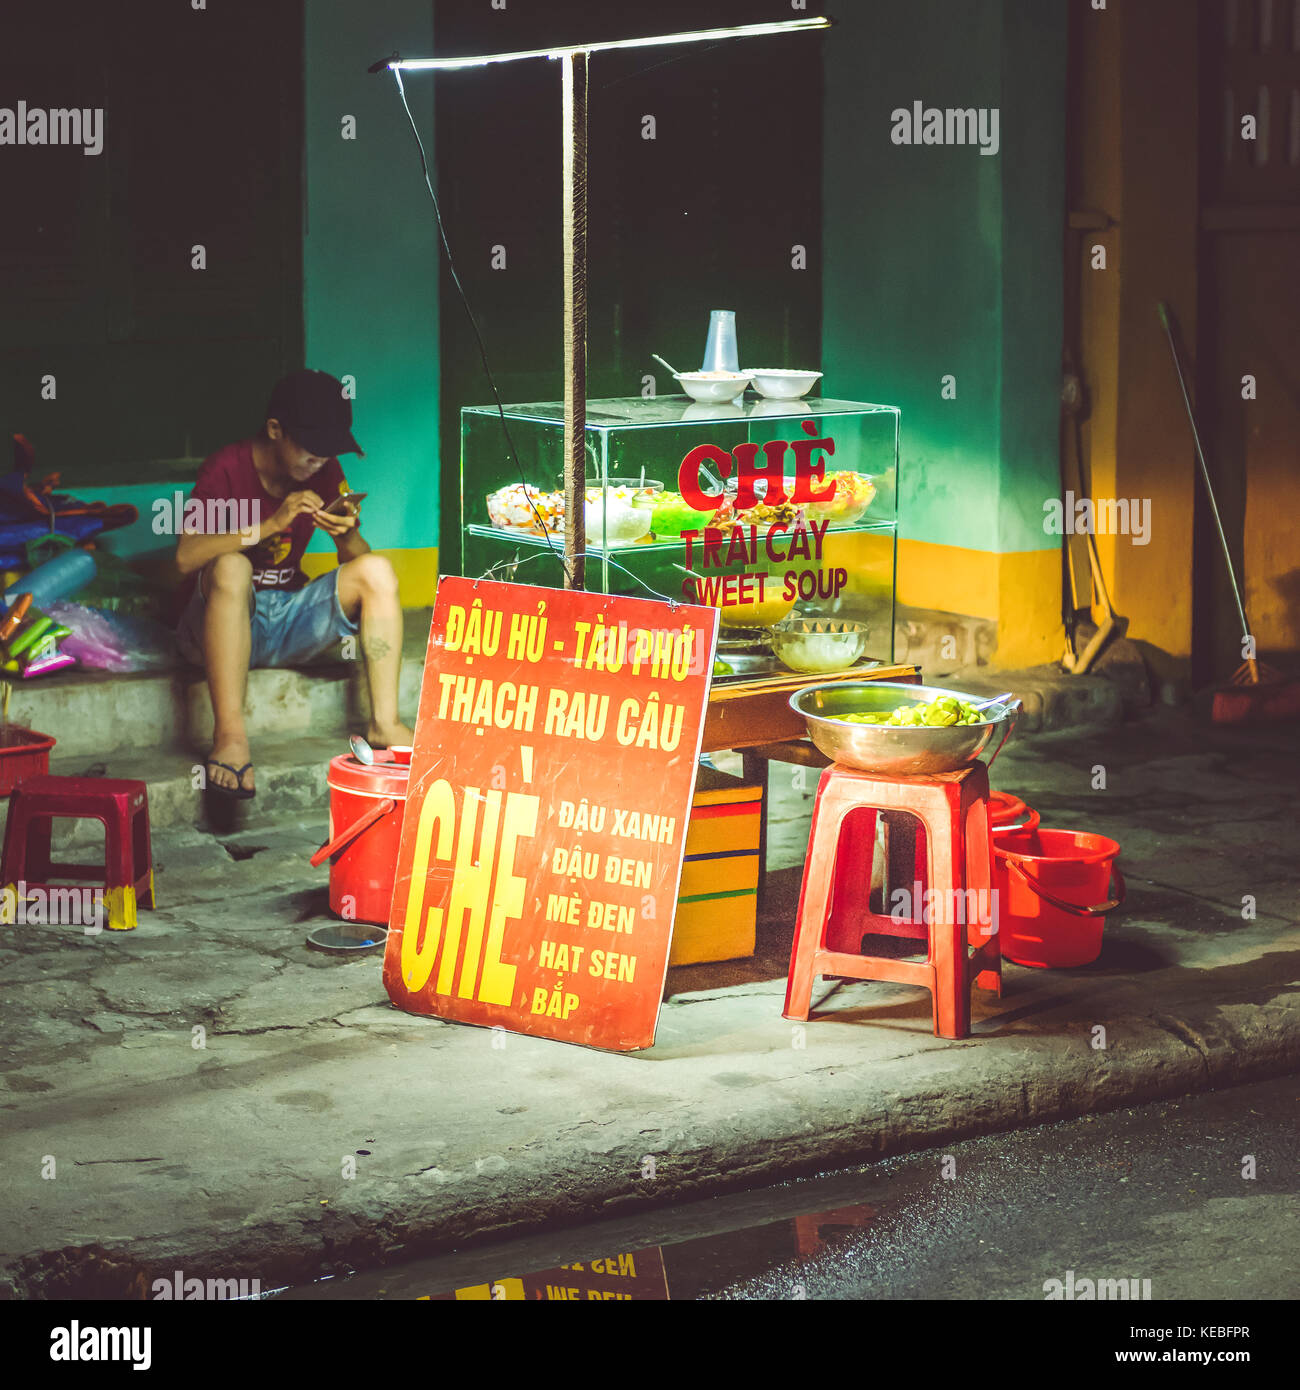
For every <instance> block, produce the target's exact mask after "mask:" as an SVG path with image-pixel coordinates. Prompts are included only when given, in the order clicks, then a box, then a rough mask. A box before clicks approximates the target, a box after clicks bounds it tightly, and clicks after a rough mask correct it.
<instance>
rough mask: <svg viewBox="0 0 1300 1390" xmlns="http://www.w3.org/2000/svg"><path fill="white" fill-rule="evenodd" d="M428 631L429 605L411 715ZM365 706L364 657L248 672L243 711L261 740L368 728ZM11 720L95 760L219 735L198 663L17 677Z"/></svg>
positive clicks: (411, 645)
mask: <svg viewBox="0 0 1300 1390" xmlns="http://www.w3.org/2000/svg"><path fill="white" fill-rule="evenodd" d="M428 633H429V615H428V611H427V610H423V611H421V612H420V613H418V614H408V615H407V623H406V642H405V644H404V653H403V658H402V674H401V680H400V685H399V693H398V708H399V710H400V711H401V713H402V714H404V715H405V716H406V717H407V718H408V720H414V718H415V708H416V705H417V704H418V703H419V698H420V677H421V674H422V672H423V667H424V650H425V645H426V643H427V641H428ZM367 712H368V703H367V696H366V691H365V672H364V669H363V665H362V662H361V661H360V660H359V659H358V660H355V661H337V660H336V661H326V662H322V663H320V664H318V665H313V666H308V667H302V668H300V669H295V670H260V671H250V672H249V675H248V696H247V699H246V700H245V702H244V713H245V719H246V722H247V728H248V736H249V739H250V740H251V741H254V742H256V741H258V740H261V739H266V738H269V739H279V738H284V737H289V736H293V735H303V736H307V735H327V734H340V733H343V732H345V731H346V730H347V729H349V728H364V726H365V723H366V717H367ZM9 722H10V723H13V724H21V725H25V726H26V727H27V728H29V729H36V730H39V731H40V732H41V733H44V734H49V735H51V736H53V737H54V738H56V739H57V740H58V744H57V747H56V750H55V751H56V752H57V753H58V754H59V755H60V756H68V757H73V758H89V759H91V760H92V761H100V760H102V759H103V758H104V757H105V755H108V754H112V753H116V752H118V751H120V750H126V749H150V748H161V749H165V750H168V751H195V752H206V751H207V749H208V747H209V745H210V743H211V738H212V708H211V705H210V704H209V702H208V692H207V683H206V681H205V680H204V679H203V676H202V675H201V673H200V672H198V671H196V670H195V669H193V668H192V667H184V668H179V669H176V670H169V671H155V672H140V673H137V674H116V673H113V672H107V671H86V670H78V671H74V672H69V673H68V674H66V675H59V676H50V677H47V678H43V679H41V680H33V681H16V682H14V684H13V687H12V694H11V696H10V702H9Z"/></svg>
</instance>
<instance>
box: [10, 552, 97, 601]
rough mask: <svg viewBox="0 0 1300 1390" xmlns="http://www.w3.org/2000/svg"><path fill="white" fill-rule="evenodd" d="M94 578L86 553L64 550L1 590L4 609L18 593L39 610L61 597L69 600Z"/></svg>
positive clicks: (89, 558) (92, 562) (93, 571)
mask: <svg viewBox="0 0 1300 1390" xmlns="http://www.w3.org/2000/svg"><path fill="white" fill-rule="evenodd" d="M94 577H95V561H94V558H93V557H92V556H91V554H90V552H89V551H86V550H77V549H75V548H74V549H72V550H65V551H64V552H63V554H62V555H56V556H55V557H54V559H53V560H46V562H45V563H44V564H43V565H37V566H36V568H35V569H34V570H32V571H31V572H30V573H28V574H25V575H23V577H22V578H21V579H18V580H15V582H14V583H12V584H11V585H10V586H9V588H8V589H7V590H6V591H5V607H6V608H8V606H9V605H10V604H11V603H13V601H14V600H15V599H16V598H17V597H18V596H19V594H31V596H32V603H33V604H35V605H36V607H38V608H42V607H44V606H45V604H47V603H56V602H57V601H58V600H59V599H62V598H71V597H72V595H73V594H75V593H77V592H78V591H79V590H81V589H84V588H85V587H86V585H87V584H89V583H90V581H91V580H92V579H94Z"/></svg>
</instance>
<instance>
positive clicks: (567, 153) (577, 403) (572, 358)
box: [561, 53, 587, 589]
mask: <svg viewBox="0 0 1300 1390" xmlns="http://www.w3.org/2000/svg"><path fill="white" fill-rule="evenodd" d="M561 63H562V65H563V85H564V121H563V125H564V559H565V569H566V575H565V581H564V583H565V587H566V588H572V589H582V588H585V587H586V584H585V578H586V576H585V561H584V559H583V553H584V552H585V551H586V549H587V519H586V478H587V451H586V429H587V55H586V54H585V53H566V54H565V55H564V56H563V58H562V59H561Z"/></svg>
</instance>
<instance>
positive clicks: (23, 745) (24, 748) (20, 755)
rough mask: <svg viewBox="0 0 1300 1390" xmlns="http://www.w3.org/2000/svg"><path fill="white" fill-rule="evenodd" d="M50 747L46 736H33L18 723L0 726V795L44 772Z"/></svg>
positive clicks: (6, 793) (51, 739) (51, 740)
mask: <svg viewBox="0 0 1300 1390" xmlns="http://www.w3.org/2000/svg"><path fill="white" fill-rule="evenodd" d="M53 747H54V739H53V738H51V737H50V735H49V734H38V733H34V732H33V731H32V730H31V729H25V728H23V726H22V725H21V724H5V725H3V726H0V796H8V795H9V793H10V792H11V791H13V789H14V788H15V787H16V786H17V785H18V784H19V783H20V782H22V781H24V780H25V779H26V778H28V777H39V776H40V775H41V774H42V773H46V772H48V771H49V770H50V749H51V748H53Z"/></svg>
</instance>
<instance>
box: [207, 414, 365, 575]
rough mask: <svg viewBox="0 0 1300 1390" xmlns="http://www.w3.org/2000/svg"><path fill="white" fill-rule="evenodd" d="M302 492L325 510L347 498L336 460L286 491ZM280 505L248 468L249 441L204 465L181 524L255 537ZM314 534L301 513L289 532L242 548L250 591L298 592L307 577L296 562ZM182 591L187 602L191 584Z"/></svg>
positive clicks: (250, 459)
mask: <svg viewBox="0 0 1300 1390" xmlns="http://www.w3.org/2000/svg"><path fill="white" fill-rule="evenodd" d="M306 488H309V489H310V490H311V491H312V492H315V493H317V494H319V496H320V498H321V500H322V501H323V502H324V503H325V504H326V506H328V505H329V503H330V502H332V501H333V500H334V498H335V497H337V496H338V495H339V494H340V493H342V492H347V491H348V485H347V482H346V481H345V480H344V477H343V469H342V468H341V467H340V466H339V461H338V459H330V460H329V462H328V463H327V464H325V466H324V467H323V468H322V469H321V470H320V471H319V472H318V473H315V474H313V475H312V476H311V477H310V478H308V479H307V481H306V482H305V483H294V484H292V485H291V488H290V491H298V490H299V489H306ZM283 501H284V498H283V497H273V496H272V495H271V494H270V493H269V492H267V490H266V489H265V488H264V487H263V486H262V480H261V478H260V477H258V473H257V469H256V467H254V465H253V441H252V440H251V439H241V440H240V441H239V443H238V444H227V445H226V446H225V448H223V449H218V450H217V452H216V453H215V454H212V455H210V456H209V457H208V458H207V459H205V460H204V462H203V467H202V468H200V469H199V476H198V480H197V481H196V482H195V484H194V491H193V492H191V493H190V496H189V501H187V502H186V504H185V512H184V518H183V524H184V526H185V529H186V531H189V532H194V533H196V534H199V535H213V534H217V533H229V532H230V531H243V532H245V533H246V534H249V535H256V534H257V528H258V527H259V526H260V525H261V523H262V521H263V520H265V519H266V518H268V517H270V516H271V515H273V513H275V512H276V511H277V510H278V509H279V507H280V504H281V503H282V502H283ZM195 502H199V503H201V504H202V509H201V510H202V514H201V515H200V508H198V507H195V506H194V505H193V503H195ZM221 504H225V505H221ZM230 504H233V506H232V505H230ZM316 529H317V528H316V525H315V523H314V522H313V521H312V519H311V517H310V516H309V515H307V514H306V513H303V514H301V515H299V516H296V517H294V519H293V522H292V524H291V525H290V526H289V528H288V530H286V531H281V532H280V533H279V534H278V535H275V536H268V537H267V538H266V539H265V540H264V541H262V542H260V543H259V544H257V545H250V546H247V547H244V548H243V553H244V554H245V555H247V556H248V558H249V560H250V561H252V565H253V587H254V588H255V589H288V590H293V589H301V588H302V586H303V585H304V584H306V582H307V576H306V575H305V574H304V573H303V572H302V569H301V567H300V565H299V561H300V560H301V559H302V555H303V551H304V550H306V549H307V546H308V545H309V544H310V542H311V538H312V536H313V534H314V533H315V531H316ZM186 588H187V593H186V597H188V592H189V591H191V590H192V588H193V583H192V582H191V584H189V585H187V586H186Z"/></svg>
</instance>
